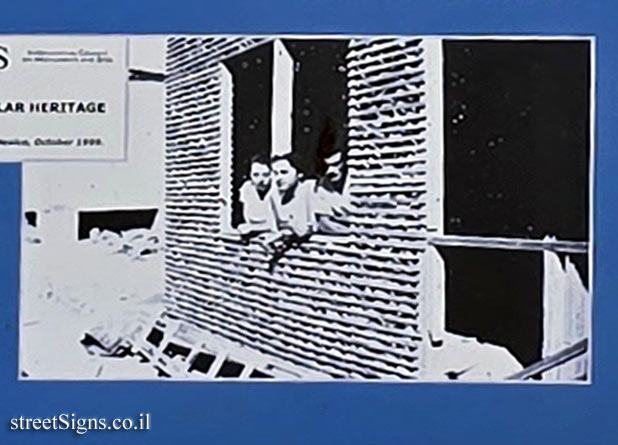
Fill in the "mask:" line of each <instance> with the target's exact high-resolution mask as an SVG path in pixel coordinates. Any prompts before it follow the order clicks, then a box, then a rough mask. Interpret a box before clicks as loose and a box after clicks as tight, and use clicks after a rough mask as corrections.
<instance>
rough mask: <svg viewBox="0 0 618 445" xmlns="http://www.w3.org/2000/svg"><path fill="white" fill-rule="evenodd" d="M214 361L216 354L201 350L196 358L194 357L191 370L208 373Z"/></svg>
mask: <svg viewBox="0 0 618 445" xmlns="http://www.w3.org/2000/svg"><path fill="white" fill-rule="evenodd" d="M214 361H215V356H214V355H211V354H204V353H203V352H200V353H199V354H197V355H196V356H195V359H193V363H191V366H190V367H189V372H192V371H198V372H201V373H202V374H206V373H208V370H209V369H210V367H211V366H212V364H213V363H214Z"/></svg>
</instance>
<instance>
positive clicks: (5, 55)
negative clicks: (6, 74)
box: [0, 45, 11, 70]
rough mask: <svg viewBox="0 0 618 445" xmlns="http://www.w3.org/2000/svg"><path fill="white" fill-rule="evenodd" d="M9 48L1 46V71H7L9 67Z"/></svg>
mask: <svg viewBox="0 0 618 445" xmlns="http://www.w3.org/2000/svg"><path fill="white" fill-rule="evenodd" d="M10 60H11V59H9V47H8V46H4V45H0V70H5V69H7V68H8V67H9V62H10Z"/></svg>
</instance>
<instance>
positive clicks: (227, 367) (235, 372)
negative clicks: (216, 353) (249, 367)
mask: <svg viewBox="0 0 618 445" xmlns="http://www.w3.org/2000/svg"><path fill="white" fill-rule="evenodd" d="M243 369H245V366H244V365H242V364H240V363H237V362H233V361H231V360H226V361H225V362H223V365H221V368H219V372H218V373H217V375H216V377H240V374H241V373H242V370H243Z"/></svg>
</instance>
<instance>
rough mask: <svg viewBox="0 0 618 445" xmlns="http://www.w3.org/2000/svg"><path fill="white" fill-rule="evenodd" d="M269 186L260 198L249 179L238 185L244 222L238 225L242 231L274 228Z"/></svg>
mask: <svg viewBox="0 0 618 445" xmlns="http://www.w3.org/2000/svg"><path fill="white" fill-rule="evenodd" d="M273 188H274V187H271V188H270V189H269V190H268V192H266V194H265V195H264V198H261V197H260V195H259V193H258V191H257V189H256V188H255V185H253V183H252V182H251V181H245V183H244V184H243V185H242V186H241V187H240V190H239V199H240V202H241V203H242V204H243V218H244V223H243V224H241V225H240V226H239V229H240V230H241V232H242V231H250V230H255V229H257V230H274V228H275V219H274V215H273V209H272V194H273Z"/></svg>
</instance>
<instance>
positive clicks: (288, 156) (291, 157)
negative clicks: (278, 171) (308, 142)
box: [270, 153, 302, 173]
mask: <svg viewBox="0 0 618 445" xmlns="http://www.w3.org/2000/svg"><path fill="white" fill-rule="evenodd" d="M277 161H288V162H289V163H290V165H291V166H292V167H294V169H295V170H296V171H297V172H299V173H302V171H301V169H300V168H298V161H297V160H296V157H295V156H294V154H293V153H286V154H284V155H275V156H273V157H272V158H271V159H270V164H271V165H272V164H274V163H275V162H277Z"/></svg>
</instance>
